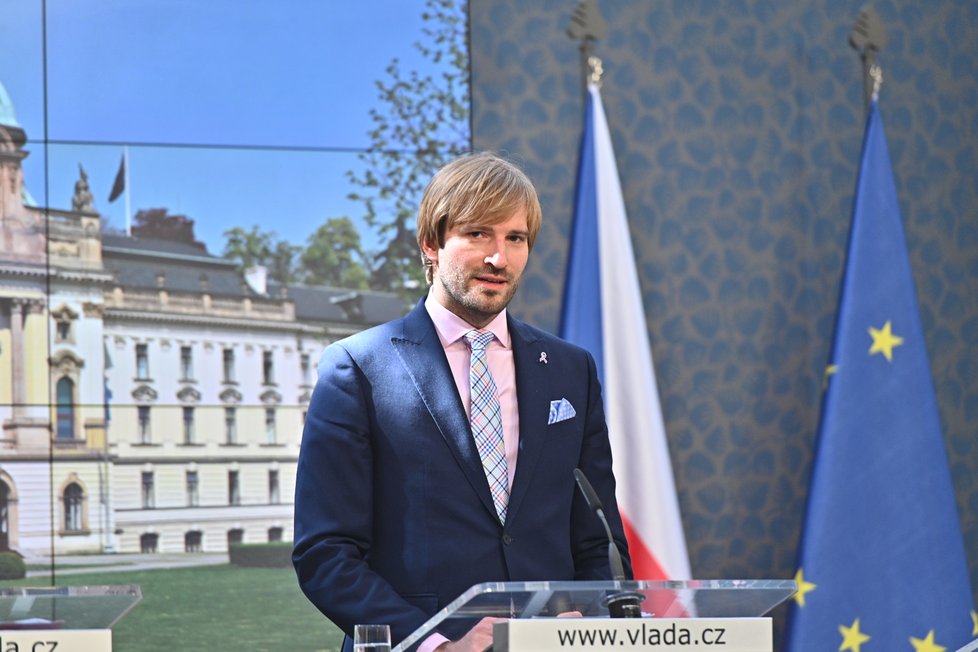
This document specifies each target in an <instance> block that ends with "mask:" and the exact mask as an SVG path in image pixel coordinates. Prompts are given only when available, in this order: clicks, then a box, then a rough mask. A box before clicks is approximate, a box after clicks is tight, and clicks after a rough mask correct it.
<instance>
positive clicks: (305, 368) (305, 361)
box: [299, 353, 309, 385]
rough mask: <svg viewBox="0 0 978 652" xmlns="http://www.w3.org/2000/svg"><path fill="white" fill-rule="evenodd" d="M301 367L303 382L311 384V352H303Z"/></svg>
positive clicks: (300, 361) (300, 359)
mask: <svg viewBox="0 0 978 652" xmlns="http://www.w3.org/2000/svg"><path fill="white" fill-rule="evenodd" d="M299 369H300V370H301V372H302V384H303V385H308V384H309V354H308V353H303V354H302V355H300V356H299Z"/></svg>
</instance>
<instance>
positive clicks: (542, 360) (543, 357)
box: [537, 351, 547, 364]
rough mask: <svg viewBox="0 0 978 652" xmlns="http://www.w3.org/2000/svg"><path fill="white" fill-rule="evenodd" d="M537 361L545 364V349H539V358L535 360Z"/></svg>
mask: <svg viewBox="0 0 978 652" xmlns="http://www.w3.org/2000/svg"><path fill="white" fill-rule="evenodd" d="M537 362H542V363H543V364H547V352H546V351H540V359H539V360H537Z"/></svg>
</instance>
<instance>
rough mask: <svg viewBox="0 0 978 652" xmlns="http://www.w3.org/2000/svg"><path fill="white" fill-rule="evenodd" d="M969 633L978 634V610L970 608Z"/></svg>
mask: <svg viewBox="0 0 978 652" xmlns="http://www.w3.org/2000/svg"><path fill="white" fill-rule="evenodd" d="M971 635H972V636H978V611H975V610H974V609H972V610H971Z"/></svg>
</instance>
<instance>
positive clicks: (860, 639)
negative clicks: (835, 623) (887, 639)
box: [839, 618, 872, 652]
mask: <svg viewBox="0 0 978 652" xmlns="http://www.w3.org/2000/svg"><path fill="white" fill-rule="evenodd" d="M839 633H840V634H842V645H840V646H839V652H842V651H843V650H852V652H860V650H859V646H860V645H862V644H863V643H865V642H866V641H868V640H869V639H871V638H872V636H869V635H867V634H863V633H862V632H861V631H859V619H858V618H856V619H855V620H854V621H853V622H852V627H846V626H845V625H839Z"/></svg>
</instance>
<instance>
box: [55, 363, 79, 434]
mask: <svg viewBox="0 0 978 652" xmlns="http://www.w3.org/2000/svg"><path fill="white" fill-rule="evenodd" d="M57 394H58V412H57V414H58V426H57V435H56V436H57V438H58V439H74V438H75V383H74V381H72V380H71V378H68V377H67V376H64V377H62V378H61V379H60V380H58V385H57Z"/></svg>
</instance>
